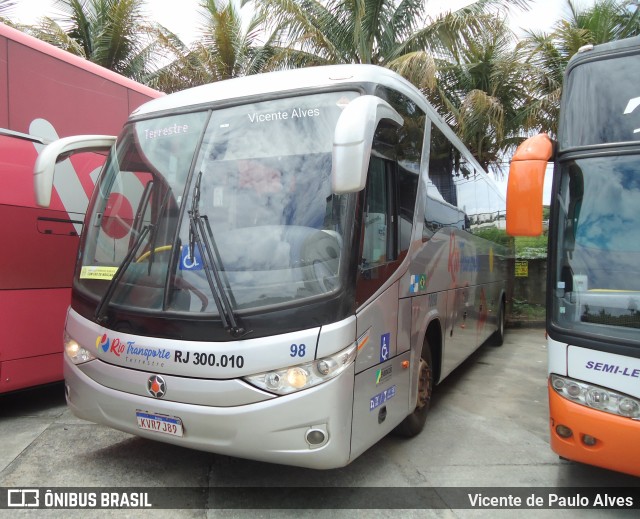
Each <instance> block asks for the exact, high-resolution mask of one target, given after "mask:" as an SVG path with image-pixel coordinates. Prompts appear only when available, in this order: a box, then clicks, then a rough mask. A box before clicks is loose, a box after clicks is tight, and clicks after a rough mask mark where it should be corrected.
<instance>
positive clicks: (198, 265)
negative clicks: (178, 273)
mask: <svg viewBox="0 0 640 519" xmlns="http://www.w3.org/2000/svg"><path fill="white" fill-rule="evenodd" d="M189 249H190V247H188V246H184V247H182V251H181V252H180V270H202V255H201V254H200V248H199V247H198V246H197V245H196V246H195V247H194V248H193V256H192V255H191V254H190V251H189Z"/></svg>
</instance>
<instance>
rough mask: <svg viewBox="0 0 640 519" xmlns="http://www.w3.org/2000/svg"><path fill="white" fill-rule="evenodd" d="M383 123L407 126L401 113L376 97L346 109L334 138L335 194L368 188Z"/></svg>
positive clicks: (352, 103)
mask: <svg viewBox="0 0 640 519" xmlns="http://www.w3.org/2000/svg"><path fill="white" fill-rule="evenodd" d="M383 120H385V121H390V122H391V123H392V124H394V125H396V126H402V125H403V124H404V120H403V119H402V117H401V116H400V114H399V113H398V112H396V111H395V110H394V109H393V108H392V107H391V105H390V104H389V103H387V102H386V101H385V100H383V99H381V98H379V97H376V96H372V95H364V96H360V97H357V98H356V99H354V100H353V101H351V102H350V103H349V104H348V105H347V106H346V107H345V108H344V110H343V111H342V114H340V117H339V118H338V122H337V123H336V128H335V131H334V137H333V157H332V161H331V189H332V191H333V193H335V194H342V193H357V192H358V191H361V190H363V189H364V186H365V184H366V183H367V170H368V169H369V157H370V156H371V147H372V143H373V136H374V134H375V131H376V129H377V128H378V124H379V123H380V122H381V121H383Z"/></svg>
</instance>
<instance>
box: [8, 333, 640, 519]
mask: <svg viewBox="0 0 640 519" xmlns="http://www.w3.org/2000/svg"><path fill="white" fill-rule="evenodd" d="M545 384H546V343H545V338H544V331H543V330H541V329H514V330H508V331H507V337H506V341H505V344H504V345H503V346H502V347H500V348H494V347H490V346H484V347H482V348H480V350H478V351H477V352H476V353H475V354H474V355H473V356H472V357H471V358H470V359H469V360H468V361H467V362H466V363H465V364H464V365H463V366H461V367H460V368H459V369H457V370H456V371H455V372H454V373H453V374H452V375H451V376H450V377H449V378H448V379H447V380H445V381H444V382H443V383H442V384H441V385H440V386H438V388H437V393H436V395H435V397H434V402H433V407H432V411H431V414H430V416H429V419H428V421H427V425H426V427H425V430H424V431H423V432H422V434H421V435H420V436H418V437H417V438H414V439H411V440H404V439H400V438H396V437H392V436H390V437H387V438H385V439H383V440H382V441H381V442H380V443H378V444H377V445H375V446H374V447H372V448H371V449H369V450H368V451H367V452H366V453H365V454H363V455H362V456H361V457H360V458H358V459H357V460H355V461H354V462H353V463H352V464H351V465H349V466H348V467H345V468H342V469H338V470H331V471H313V470H308V469H301V468H295V467H285V466H279V465H270V464H266V463H259V462H254V461H248V460H241V459H235V458H229V457H226V456H220V455H215V454H209V453H202V452H197V451H192V450H188V449H183V448H180V447H175V446H172V445H166V444H161V443H156V442H152V441H148V440H144V439H141V438H137V437H133V436H130V435H128V434H125V433H122V432H119V431H114V430H110V429H108V428H106V427H103V426H99V425H95V424H92V423H88V422H84V421H82V420H79V419H76V418H75V417H74V416H73V415H72V414H71V413H70V412H69V411H68V410H67V409H66V407H65V403H64V396H63V387H62V385H61V384H59V385H55V386H50V387H47V388H42V389H38V390H34V391H29V392H24V393H19V394H13V395H5V396H3V397H0V439H1V441H0V487H81V486H86V487H97V488H108V487H113V486H118V487H154V488H165V487H166V488H171V487H184V488H185V489H186V491H187V494H188V495H189V496H191V497H189V498H188V499H191V501H188V499H187V501H184V500H183V501H180V502H181V503H185V502H191V503H193V508H189V509H185V510H153V511H151V510H148V511H144V512H145V513H147V512H148V515H147V516H148V517H154V519H155V518H158V517H283V516H286V517H300V516H308V517H314V518H316V517H335V516H336V515H338V516H343V517H354V516H357V517H367V518H370V517H397V516H398V514H401V515H402V517H447V518H448V517H470V518H475V517H512V516H513V511H512V510H511V511H509V510H469V509H459V508H458V507H457V506H455V503H456V501H455V499H454V500H453V501H448V500H447V497H446V492H442V491H440V492H439V493H438V489H444V490H446V489H453V490H456V489H457V490H461V491H463V492H466V490H467V489H475V488H477V487H496V489H497V492H498V493H500V492H502V490H500V489H502V488H505V490H504V493H505V495H508V494H509V492H508V488H507V487H521V488H520V490H519V492H522V491H524V490H526V491H527V492H528V491H529V490H530V491H532V492H533V491H539V492H541V493H542V494H543V495H547V494H548V493H549V491H550V490H549V489H551V491H553V490H554V488H556V487H583V486H589V487H603V486H609V487H611V486H631V487H638V486H640V485H639V483H640V479H638V478H633V477H630V476H625V475H622V474H617V473H613V472H609V471H606V470H602V469H597V468H595V467H589V466H584V465H579V464H574V463H570V462H566V461H562V460H560V459H558V457H557V456H555V455H554V454H553V453H552V452H551V451H550V449H549V445H548V432H547V396H546V385H545ZM222 487H224V488H227V489H228V488H230V487H231V488H236V487H259V489H258V490H255V491H253V492H249V491H246V493H245V491H242V492H243V496H242V501H241V503H242V504H243V506H246V508H247V509H249V508H253V507H255V508H258V509H257V510H250V511H248V510H236V509H225V510H221V509H219V508H215V507H212V506H211V503H216V502H217V501H216V497H217V496H219V490H216V489H220V488H222ZM273 487H290V490H289V491H288V492H289V493H288V494H287V493H283V492H278V493H275V494H273V493H272V491H271V490H270V489H272V488H273ZM300 487H304V488H302V489H301V488H300ZM309 487H311V488H312V490H310V488H309ZM326 487H334V488H335V487H338V490H335V491H329V492H324V493H323V491H322V489H323V488H326ZM372 487H373V488H372ZM313 488H316V489H318V490H317V491H318V494H315V490H313ZM363 488H364V490H362V489H363ZM260 489H263V490H260ZM431 489H434V492H431ZM167 492H168V493H171V492H176V491H174V490H171V491H167ZM545 492H546V494H545ZM433 493H435V494H436V495H435V498H434V500H431V498H432V497H434V496H432V494H433ZM176 495H177V494H176ZM274 495H275V496H276V502H275V503H274V502H273V501H269V499H271V498H273V496H274ZM316 495H322V496H323V498H322V499H326V501H322V500H318V499H312V498H313V497H314V496H316ZM169 497H170V496H169ZM232 497H234V496H233V495H231V496H230V495H229V494H227V495H226V498H227V499H231V498H232ZM235 497H236V498H237V496H235ZM176 499H177V497H176ZM367 499H368V500H369V501H367ZM403 499H413V500H414V501H415V500H417V501H418V502H420V503H422V501H420V500H424V503H425V504H424V507H421V508H422V509H415V510H402V511H397V510H391V508H394V503H397V501H396V500H403ZM442 499H444V505H443V501H442ZM225 502H235V503H237V501H225ZM266 502H269V503H270V506H282V507H287V505H291V504H292V503H295V504H296V506H300V509H301V510H272V509H264V508H262V507H263V506H264V504H265V503H266ZM457 502H459V501H457ZM244 503H246V505H245V504H244ZM278 503H282V504H281V505H278ZM309 503H315V504H316V505H318V503H326V506H327V508H329V509H327V510H306V509H305V508H308V506H305V504H309ZM341 503H342V505H341ZM344 503H346V504H344ZM354 503H360V505H359V507H361V508H370V507H371V506H372V505H371V503H375V504H379V507H377V506H376V507H375V508H376V509H374V510H345V511H340V510H331V509H330V508H332V507H336V506H337V507H338V508H340V507H341V506H344V507H352V506H354ZM363 503H364V504H363ZM451 503H454V505H451ZM184 506H185V507H186V506H187V505H184ZM432 506H435V507H436V508H435V509H434V508H432ZM451 506H453V508H454V509H452V508H451ZM395 507H396V508H397V506H395ZM233 508H236V506H233ZM261 508H262V509H261ZM460 508H462V507H460ZM22 512H23V513H22V516H24V517H27V516H31V515H32V513H33V512H34V511H26V510H25V511H22ZM36 513H38V515H42V516H46V517H72V516H75V515H77V517H85V516H86V515H87V514H86V511H80V510H75V511H73V510H40V511H37V512H36ZM98 513H99V514H100V516H101V517H104V516H109V517H139V516H140V515H141V513H142V512H141V511H139V510H138V511H133V510H129V511H127V510H103V511H100V512H93V514H98ZM522 513H524V514H525V515H529V516H530V517H552V516H553V517H554V518H557V517H584V516H587V517H622V516H624V517H627V516H628V517H632V516H633V517H635V516H636V514H637V510H636V513H635V514H634V513H633V512H629V511H626V510H625V511H623V510H570V509H563V510H528V511H526V510H525V511H519V515H520V514H522ZM0 516H6V517H9V516H11V517H16V516H20V514H17V513H16V511H15V510H0Z"/></svg>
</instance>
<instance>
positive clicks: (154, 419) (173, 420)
mask: <svg viewBox="0 0 640 519" xmlns="http://www.w3.org/2000/svg"><path fill="white" fill-rule="evenodd" d="M136 419H137V420H138V427H139V428H140V429H144V430H145V431H154V432H159V433H162V434H170V435H171V436H182V420H180V418H178V417H176V416H167V415H164V414H152V413H148V412H146V411H139V410H136Z"/></svg>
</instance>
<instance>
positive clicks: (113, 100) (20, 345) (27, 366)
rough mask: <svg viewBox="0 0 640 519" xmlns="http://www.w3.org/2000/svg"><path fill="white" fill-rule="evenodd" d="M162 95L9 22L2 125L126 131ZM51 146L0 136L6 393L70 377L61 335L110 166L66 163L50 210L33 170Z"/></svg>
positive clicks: (0, 321)
mask: <svg viewBox="0 0 640 519" xmlns="http://www.w3.org/2000/svg"><path fill="white" fill-rule="evenodd" d="M160 95H161V93H160V92H157V91H155V90H153V89H150V88H148V87H146V86H144V85H141V84H139V83H136V82H134V81H132V80H130V79H127V78H124V77H122V76H120V75H118V74H116V73H114V72H112V71H109V70H106V69H104V68H102V67H99V66H98V65H95V64H93V63H90V62H88V61H86V60H84V59H82V58H79V57H77V56H73V55H71V54H69V53H67V52H65V51H62V50H60V49H58V48H56V47H53V46H51V45H48V44H47V43H44V42H41V41H39V40H37V39H35V38H32V37H30V36H27V35H25V34H23V33H21V32H19V31H17V30H14V29H12V28H10V27H7V26H5V25H3V24H0V128H2V129H5V130H10V131H13V132H19V133H21V134H27V135H30V136H33V137H35V138H40V139H43V140H45V142H48V141H51V140H54V139H56V138H58V137H66V136H69V135H80V134H107V135H117V134H118V133H119V132H120V129H121V128H122V125H123V124H124V122H125V121H126V119H127V117H128V116H129V114H130V113H131V112H132V111H133V110H134V109H135V108H137V107H138V106H140V105H141V104H142V103H144V102H146V101H148V100H150V99H153V98H155V97H158V96H160ZM41 147H42V144H39V143H37V142H35V141H31V140H28V139H22V138H19V137H13V136H10V135H0V183H1V184H0V240H2V244H3V245H2V249H1V250H0V393H5V392H8V391H14V390H17V389H23V388H26V387H31V386H35V385H40V384H46V383H49V382H55V381H58V380H62V378H63V377H62V334H63V328H64V320H65V315H66V311H67V307H68V305H69V300H70V288H71V281H72V277H73V269H74V265H75V259H76V254H77V247H78V241H79V238H78V236H79V233H80V232H81V230H82V224H81V222H82V220H83V218H84V212H85V210H86V205H87V202H88V199H89V197H90V195H91V191H92V190H93V187H94V182H95V175H96V173H97V171H98V169H99V168H100V166H101V165H102V163H103V162H104V157H103V156H101V155H97V154H82V155H78V156H76V157H73V159H72V160H71V161H65V162H66V164H63V165H61V166H59V168H61V170H62V171H58V170H57V171H56V179H55V180H54V191H53V193H52V198H51V206H50V207H49V208H46V209H44V208H41V207H38V206H37V205H36V203H35V197H34V191H33V166H34V163H35V160H36V158H37V156H38V152H39V149H41Z"/></svg>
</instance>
